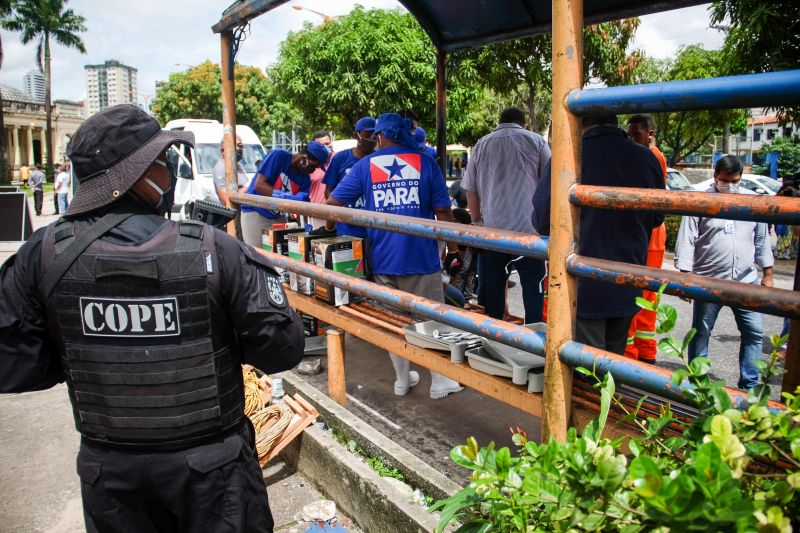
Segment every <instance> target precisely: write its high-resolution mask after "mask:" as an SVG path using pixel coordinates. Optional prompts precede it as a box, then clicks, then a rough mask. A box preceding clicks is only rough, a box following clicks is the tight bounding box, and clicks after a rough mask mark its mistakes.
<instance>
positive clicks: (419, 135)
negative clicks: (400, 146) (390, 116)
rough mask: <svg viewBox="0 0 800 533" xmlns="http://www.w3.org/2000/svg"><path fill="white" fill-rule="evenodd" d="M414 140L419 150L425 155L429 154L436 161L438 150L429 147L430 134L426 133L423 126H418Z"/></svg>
mask: <svg viewBox="0 0 800 533" xmlns="http://www.w3.org/2000/svg"><path fill="white" fill-rule="evenodd" d="M414 140H415V141H417V144H418V145H419V149H420V151H421V152H422V153H423V154H428V155H429V156H431V157H432V158H434V159H436V148H434V147H433V146H429V145H428V142H427V141H428V134H427V133H426V132H425V130H424V129H423V128H422V126H417V129H416V130H415V131H414Z"/></svg>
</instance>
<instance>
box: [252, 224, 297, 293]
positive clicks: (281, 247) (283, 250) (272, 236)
mask: <svg viewBox="0 0 800 533" xmlns="http://www.w3.org/2000/svg"><path fill="white" fill-rule="evenodd" d="M303 231H305V230H304V229H302V228H292V229H287V228H264V230H262V233H261V247H262V248H263V249H264V250H267V251H269V252H275V253H276V254H281V255H288V253H289V246H288V240H287V239H288V237H289V235H290V234H291V233H302V232H303ZM275 270H276V271H277V272H278V274H280V276H281V281H282V282H283V283H291V279H290V273H289V271H288V270H286V269H283V268H281V267H275Z"/></svg>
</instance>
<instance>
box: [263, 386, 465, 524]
mask: <svg viewBox="0 0 800 533" xmlns="http://www.w3.org/2000/svg"><path fill="white" fill-rule="evenodd" d="M278 376H280V377H283V383H284V390H285V391H286V392H287V393H288V394H295V393H300V394H301V395H302V396H303V397H304V398H306V399H307V400H308V401H309V402H311V403H312V404H314V406H315V407H316V408H317V410H318V411H319V413H320V416H321V418H323V419H324V421H325V424H326V425H328V426H329V427H333V428H336V429H337V430H338V431H340V432H341V433H343V434H344V435H346V436H347V438H349V439H352V440H354V441H355V442H356V444H357V445H358V446H359V447H360V448H362V449H363V450H364V451H366V452H367V453H368V454H369V455H371V456H373V457H378V458H379V459H381V461H383V462H384V463H386V464H387V465H389V466H390V467H394V468H397V469H398V470H399V471H400V472H402V474H403V476H404V477H405V478H406V480H408V482H409V483H411V484H412V485H413V486H414V487H418V488H420V489H421V490H422V491H423V492H424V493H425V494H427V495H429V496H432V497H433V498H435V499H440V498H446V497H448V496H450V495H452V494H453V493H455V492H456V491H458V490H460V488H461V487H459V486H458V485H457V484H456V483H454V482H453V481H451V480H449V479H448V478H446V477H445V476H443V475H442V474H441V473H439V472H438V471H437V470H434V469H433V468H432V467H431V466H430V465H428V464H426V463H424V462H423V461H421V460H419V459H418V458H417V457H415V456H414V455H412V454H411V453H409V452H408V451H407V450H405V449H404V448H402V447H400V446H399V445H397V444H396V443H394V442H393V441H392V440H390V439H389V438H387V437H386V436H384V435H382V434H381V433H380V432H378V431H376V430H375V429H373V428H372V427H370V426H369V425H368V424H366V423H365V422H363V421H362V420H361V419H359V418H358V417H356V416H355V415H353V414H352V413H350V412H349V411H348V410H347V409H345V408H344V407H342V406H340V405H339V404H337V403H336V402H334V401H333V400H331V399H330V398H328V397H327V396H326V395H325V394H323V393H321V392H320V391H318V390H317V389H315V388H314V387H313V386H312V385H310V384H309V383H308V382H307V381H305V380H304V379H303V378H302V377H301V376H298V375H296V374H293V373H291V372H286V373H283V374H279V375H278ZM281 454H282V456H283V457H284V459H285V460H286V461H287V463H289V464H290V466H292V468H295V469H296V470H297V471H298V472H300V473H302V474H303V475H304V476H306V477H307V478H308V479H310V480H312V481H313V482H314V483H315V484H317V486H318V487H319V488H320V489H321V490H322V492H324V493H326V494H328V495H330V496H333V499H334V500H335V501H336V503H337V505H338V506H340V507H341V508H342V510H343V511H344V512H345V513H346V514H348V515H349V516H351V517H352V518H353V519H354V520H355V521H356V523H358V525H359V526H360V527H362V528H363V529H364V530H365V531H392V532H393V533H394V532H398V533H404V532H409V533H412V532H419V531H433V530H434V529H435V527H436V525H437V523H438V518H437V517H436V516H434V515H432V514H430V513H428V512H427V511H425V509H423V508H422V507H420V506H419V505H417V504H416V503H413V502H411V501H410V499H409V495H408V492H407V491H405V490H403V489H402V488H400V486H399V485H400V484H399V483H396V482H395V480H394V479H389V478H383V477H381V476H379V475H378V474H377V473H376V472H375V471H373V470H372V469H371V468H370V467H369V466H368V465H366V464H365V463H363V462H362V461H360V460H355V457H354V455H353V454H352V453H351V452H350V451H348V450H347V449H345V448H344V447H343V446H341V445H340V444H339V443H338V442H336V441H335V440H333V439H332V438H331V437H329V436H328V435H327V434H326V433H325V431H324V430H322V429H320V428H318V427H313V426H312V427H310V428H308V429H306V431H305V432H304V433H303V434H302V436H301V437H300V438H299V439H296V440H295V441H294V442H293V443H292V444H290V445H289V446H287V447H286V448H284V450H283V451H282V452H281ZM448 529H449V528H448Z"/></svg>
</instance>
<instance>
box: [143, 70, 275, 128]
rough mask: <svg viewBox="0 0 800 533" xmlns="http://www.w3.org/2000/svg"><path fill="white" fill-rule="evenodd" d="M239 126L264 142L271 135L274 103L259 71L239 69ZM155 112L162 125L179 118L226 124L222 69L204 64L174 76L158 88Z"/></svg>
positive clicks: (236, 81) (237, 115)
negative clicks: (223, 105)
mask: <svg viewBox="0 0 800 533" xmlns="http://www.w3.org/2000/svg"><path fill="white" fill-rule="evenodd" d="M234 80H235V83H236V122H237V123H238V124H243V125H247V126H250V127H251V128H253V130H254V131H255V132H256V134H257V135H258V136H259V137H260V138H261V139H265V138H266V137H267V133H268V124H269V118H270V113H269V107H268V106H269V105H270V103H271V102H273V101H274V97H273V95H272V90H271V86H270V83H269V81H268V80H267V77H266V76H265V75H264V73H263V72H261V70H260V69H258V68H256V67H248V66H245V65H239V64H238V63H237V64H236V66H235V70H234ZM152 110H153V113H154V114H155V116H156V118H157V119H158V121H159V122H161V124H162V125H163V124H166V123H167V122H169V121H170V120H175V119H179V118H205V119H213V120H220V121H221V120H222V78H221V77H220V71H219V65H216V64H214V63H211V61H204V62H203V63H200V64H199V65H197V66H195V67H192V68H190V69H189V70H187V71H185V72H173V73H172V74H170V75H169V81H167V82H166V83H165V84H164V85H162V86H161V87H159V88H158V91H157V92H156V96H155V98H154V99H153V104H152Z"/></svg>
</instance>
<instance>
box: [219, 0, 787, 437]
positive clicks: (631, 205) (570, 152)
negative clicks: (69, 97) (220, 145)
mask: <svg viewBox="0 0 800 533" xmlns="http://www.w3.org/2000/svg"><path fill="white" fill-rule="evenodd" d="M285 1H286V0H248V1H247V2H246V3H243V4H241V5H237V6H235V7H231V8H229V9H228V10H227V11H226V12H225V13H224V14H223V18H222V19H221V20H220V22H219V23H218V24H216V25H215V26H214V28H213V29H214V31H215V32H218V33H220V36H221V46H222V86H223V90H222V97H223V98H222V100H223V124H224V145H225V147H226V150H225V153H226V158H225V163H226V177H227V186H226V188H227V191H228V196H229V205H230V202H232V203H246V204H250V205H255V206H260V207H267V208H270V209H276V210H279V211H284V212H290V213H298V214H304V215H308V216H316V217H320V218H327V219H330V220H336V221H341V222H347V223H350V224H355V225H359V226H365V227H371V228H376V229H380V230H386V231H396V232H400V233H407V234H411V235H417V236H421V237H426V238H431V239H440V240H448V241H454V242H457V243H459V244H464V245H466V246H472V247H476V248H483V249H488V250H494V251H498V252H504V253H510V254H515V255H524V256H529V257H535V258H539V259H545V258H546V259H549V261H550V269H549V281H548V287H549V296H550V299H549V306H548V325H547V334H546V336H545V337H544V338H543V336H542V335H541V334H540V333H535V332H531V331H529V330H525V329H524V328H520V327H518V326H513V325H510V324H506V323H504V322H502V321H498V320H494V319H490V318H487V317H485V316H482V315H476V314H475V313H470V312H465V311H463V310H458V309H456V308H451V307H450V306H447V305H444V304H441V303H439V302H433V301H431V300H426V299H424V298H419V297H416V296H413V295H410V294H408V293H403V292H401V291H396V290H394V289H389V288H387V287H382V286H378V285H375V284H373V283H370V282H367V281H363V280H356V279H354V278H350V277H347V276H343V275H341V274H337V273H334V272H331V271H327V270H325V269H320V268H318V267H315V266H313V265H310V264H308V263H302V262H298V261H293V260H291V259H289V258H287V257H283V256H278V255H274V254H273V255H272V256H271V257H272V259H273V261H274V263H275V264H276V265H277V266H280V267H283V268H286V269H287V270H290V271H294V272H297V273H300V274H302V275H305V276H308V277H311V278H314V279H316V280H318V281H322V282H325V283H330V284H332V285H335V286H338V287H340V288H343V289H346V290H350V291H353V292H354V293H356V294H360V295H362V296H367V297H370V298H374V299H376V300H378V301H381V302H383V303H387V304H389V305H393V306H395V307H398V308H400V309H403V310H406V311H411V312H413V313H416V314H420V315H423V316H427V317H429V318H434V319H436V320H441V321H442V322H445V323H447V324H450V325H453V326H456V327H459V328H461V329H464V330H467V331H472V332H474V333H477V334H480V335H486V336H491V337H493V338H496V339H498V340H500V341H502V342H506V343H508V344H510V345H513V346H517V347H520V348H522V349H526V350H529V351H533V352H534V353H540V352H541V350H542V347H543V345H544V350H545V352H546V353H547V354H550V355H551V356H550V357H547V358H546V361H547V362H546V366H545V390H544V399H543V410H542V414H543V416H542V437H543V439H547V438H549V437H553V438H556V439H559V440H563V439H565V438H566V432H567V426H568V422H569V413H570V401H571V390H572V367H574V366H577V365H581V366H592V365H596V366H597V368H598V370H601V371H609V372H611V373H612V374H614V376H615V378H617V379H618V380H619V381H620V382H622V383H626V384H629V385H631V386H634V387H638V388H640V389H643V390H645V391H647V392H650V393H653V394H656V395H659V396H662V397H666V398H669V399H675V400H680V399H682V397H681V395H680V393H679V392H677V391H676V389H675V387H673V386H672V384H671V382H670V380H669V379H668V374H669V372H667V371H666V370H661V369H658V368H654V367H652V366H650V365H646V364H643V363H639V362H636V361H631V360H626V359H624V358H622V357H620V356H618V355H615V354H610V353H608V352H605V351H603V350H597V349H595V348H591V347H589V346H585V345H582V344H580V343H576V342H574V341H573V335H574V326H575V302H576V294H577V285H576V277H577V276H585V277H592V278H595V279H601V280H604V281H608V282H610V283H617V284H625V285H632V286H636V287H641V288H649V289H654V288H657V287H658V285H660V284H661V283H667V289H666V290H667V292H670V293H672V294H678V295H684V296H690V297H692V298H696V299H700V300H707V301H713V302H717V303H722V304H726V305H736V306H741V307H747V308H749V309H755V310H761V311H764V312H769V313H775V314H783V315H788V316H791V317H798V316H799V314H798V313H799V311H800V302H798V299H797V295H796V294H795V293H791V292H790V291H785V290H781V289H769V288H761V287H753V286H749V285H743V284H736V283H733V282H722V281H720V280H716V281H714V280H709V278H702V277H699V276H692V275H690V274H682V273H674V272H668V271H662V270H660V269H650V268H647V267H640V266H638V265H628V264H624V263H618V262H614V261H603V260H600V259H594V258H588V257H581V256H578V255H575V250H576V235H577V229H578V213H579V211H578V206H584V207H599V208H607V209H641V210H650V211H666V212H672V213H678V214H685V215H703V216H718V217H723V218H731V219H738V220H751V219H755V220H763V221H767V222H784V223H788V224H798V223H799V222H800V213H799V212H800V206H798V205H797V204H796V203H792V202H791V201H787V200H785V199H780V198H778V199H776V198H772V199H766V198H739V197H734V196H733V195H714V197H713V198H711V197H710V196H711V195H706V196H702V195H701V193H667V192H664V191H657V192H656V191H641V190H637V189H620V188H610V187H605V188H600V187H588V186H582V185H577V186H576V182H578V181H579V179H578V178H579V175H580V152H581V149H580V145H581V127H580V119H579V115H581V116H584V115H598V114H610V113H615V114H616V113H635V112H636V113H638V112H654V111H678V110H688V109H718V108H726V107H752V106H776V105H787V104H788V105H792V104H798V103H800V96H799V95H800V70H795V71H787V72H784V73H767V74H756V75H749V76H739V77H732V78H719V79H711V80H692V81H686V82H669V83H660V84H646V85H639V86H629V87H615V88H604V89H588V90H583V89H582V83H583V72H582V68H583V42H582V34H583V27H584V22H585V21H584V17H583V0H553V4H552V27H553V74H554V75H553V95H552V101H553V113H552V119H553V121H552V122H553V129H552V137H551V138H552V142H553V157H552V162H551V168H552V185H551V187H552V189H551V198H552V205H551V214H552V216H551V220H552V227H551V237H550V239H547V238H544V237H539V236H535V235H526V234H521V233H517V232H509V231H500V230H494V229H489V228H478V227H474V226H464V225H459V224H452V223H446V222H437V221H432V220H423V219H417V218H409V217H401V216H397V215H386V214H380V213H373V212H369V213H367V212H365V211H359V210H352V209H346V208H336V207H330V206H320V205H312V204H304V203H300V202H292V201H288V200H278V199H273V198H267V197H262V196H251V195H244V194H238V193H235V190H236V187H237V186H236V166H235V165H236V163H235V156H234V150H233V143H234V136H235V125H236V117H235V104H234V77H233V58H234V55H235V49H236V48H238V45H239V44H240V38H238V37H237V36H236V35H235V33H234V32H236V31H238V30H240V29H241V28H242V27H243V25H244V24H246V23H247V22H248V21H249V20H251V19H252V18H254V17H256V16H258V15H259V14H261V13H264V12H266V11H268V10H269V9H271V8H272V7H275V6H277V5H280V4H282V3H285ZM669 5H670V4H669V3H668V2H664V3H663V6H664V7H663V9H667V8H668V7H669ZM445 60H446V54H445V53H444V51H443V50H441V49H437V78H436V80H437V83H436V94H437V98H436V103H437V105H436V107H437V140H438V144H439V145H440V154H439V156H440V165H443V162H444V150H443V149H442V148H443V147H444V144H445V142H446V135H445V105H446V99H445V85H446V76H445V75H444V73H445V72H444V65H445ZM232 231H233V225H232V224H231V225H229V232H232ZM264 253H266V252H264ZM798 324H800V322H798V321H795V320H793V321H792V335H791V339H790V351H789V354H790V355H789V356H787V364H786V367H787V371H788V373H787V375H786V377H785V378H784V386H785V387H786V384H787V379H788V383H790V384H791V383H795V382H797V381H798V380H800V368H798V366H799V365H800V361H798V360H796V359H797V353H798V352H800V327H798ZM553 354H558V357H553V356H552V355H553ZM727 391H728V394H729V395H730V396H731V397H732V398H733V399H734V401H736V402H740V401H742V399H743V397H744V394H743V393H742V392H741V391H736V390H733V389H727Z"/></svg>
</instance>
